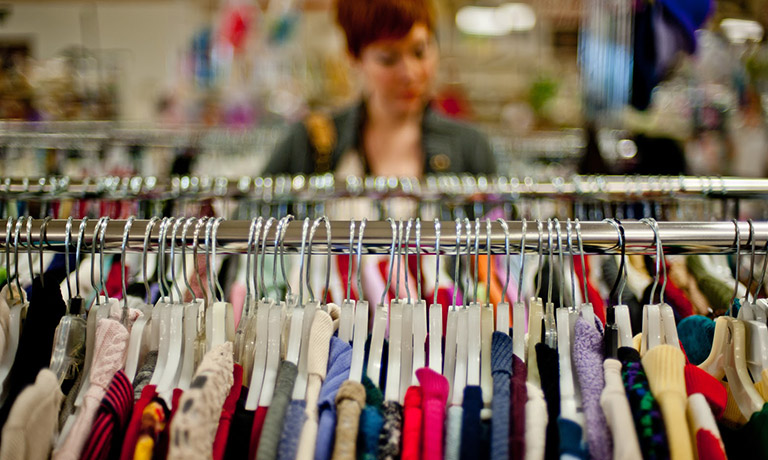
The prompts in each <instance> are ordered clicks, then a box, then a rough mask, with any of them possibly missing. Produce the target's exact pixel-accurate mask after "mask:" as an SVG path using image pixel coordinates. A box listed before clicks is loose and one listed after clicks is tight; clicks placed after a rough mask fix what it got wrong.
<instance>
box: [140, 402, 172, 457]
mask: <svg viewBox="0 0 768 460" xmlns="http://www.w3.org/2000/svg"><path fill="white" fill-rule="evenodd" d="M165 417H166V414H165V408H164V407H163V406H162V404H160V403H159V402H158V401H156V400H155V401H152V402H150V403H149V404H147V407H145V408H144V412H142V413H141V432H140V433H141V434H140V435H139V439H137V440H136V448H135V449H134V450H133V460H152V451H153V450H154V449H155V442H156V441H157V437H158V436H160V433H162V432H163V430H164V429H165Z"/></svg>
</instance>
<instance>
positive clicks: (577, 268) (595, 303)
mask: <svg viewBox="0 0 768 460" xmlns="http://www.w3.org/2000/svg"><path fill="white" fill-rule="evenodd" d="M589 264H590V260H589V257H585V258H584V267H585V268H586V269H587V274H589ZM573 270H574V272H575V273H576V279H577V280H578V282H577V283H576V284H578V287H579V291H583V290H584V283H583V282H582V281H581V280H583V279H584V278H583V277H584V275H583V272H582V271H581V257H580V256H574V257H573ZM587 293H588V294H589V302H590V303H591V304H592V308H593V309H594V310H595V316H597V317H598V318H599V319H600V322H601V323H602V324H603V325H605V301H604V300H603V297H602V296H601V295H600V291H598V290H597V288H596V287H595V286H594V284H592V280H590V279H589V276H587ZM581 295H582V297H584V293H583V292H582V293H581ZM584 298H585V299H586V297H584Z"/></svg>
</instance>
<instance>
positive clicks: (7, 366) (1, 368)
mask: <svg viewBox="0 0 768 460" xmlns="http://www.w3.org/2000/svg"><path fill="white" fill-rule="evenodd" d="M23 220H24V218H23V217H20V218H19V219H17V220H16V229H15V231H14V232H13V233H14V238H13V239H14V243H13V247H14V261H18V260H19V233H20V232H21V224H22V222H23ZM12 227H13V218H12V217H9V218H8V223H7V225H6V228H5V269H6V277H7V279H8V282H7V283H6V285H5V287H4V289H3V291H4V292H3V293H4V295H6V300H7V301H8V307H9V308H10V321H9V322H8V329H9V336H8V339H7V343H6V350H5V354H4V355H3V358H2V360H0V390H2V389H3V388H4V387H5V380H6V379H7V378H8V374H9V372H10V371H11V367H12V366H13V361H14V360H15V358H16V350H17V349H18V347H19V337H20V336H21V318H22V315H23V313H24V310H26V308H27V306H28V305H29V304H28V303H27V301H26V298H25V292H24V290H23V289H22V288H21V283H20V281H19V272H18V266H16V273H15V276H16V294H18V297H17V296H14V293H13V289H14V288H13V286H12V285H11V278H12V276H11V259H10V257H11V254H10V250H9V248H10V235H11V228H12Z"/></svg>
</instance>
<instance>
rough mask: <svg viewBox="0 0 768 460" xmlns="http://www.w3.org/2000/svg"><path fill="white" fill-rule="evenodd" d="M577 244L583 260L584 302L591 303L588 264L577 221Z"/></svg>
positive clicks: (576, 220)
mask: <svg viewBox="0 0 768 460" xmlns="http://www.w3.org/2000/svg"><path fill="white" fill-rule="evenodd" d="M575 229H576V243H577V244H578V246H579V258H580V259H581V281H582V283H583V286H584V301H585V302H586V303H589V290H588V289H587V264H586V263H585V262H584V245H583V244H582V240H581V222H579V219H575Z"/></svg>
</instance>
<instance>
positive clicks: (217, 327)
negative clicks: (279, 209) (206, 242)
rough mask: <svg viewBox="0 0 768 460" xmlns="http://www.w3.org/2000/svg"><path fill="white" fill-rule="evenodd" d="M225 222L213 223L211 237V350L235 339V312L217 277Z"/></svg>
mask: <svg viewBox="0 0 768 460" xmlns="http://www.w3.org/2000/svg"><path fill="white" fill-rule="evenodd" d="M223 220H224V218H222V217H219V218H217V219H216V220H215V221H214V222H213V230H212V235H211V265H210V268H211V271H210V272H209V278H208V279H209V285H210V286H209V287H210V289H211V296H212V297H213V299H214V302H213V304H212V305H211V307H210V309H209V311H210V320H211V340H210V345H211V348H213V347H216V346H219V345H221V344H223V343H224V342H232V341H234V339H235V312H234V309H233V307H232V304H231V303H229V302H227V301H225V300H224V290H223V289H222V288H221V284H220V283H219V278H218V276H215V271H216V242H217V241H218V238H217V236H218V232H219V225H220V224H221V222H222V221H223ZM214 285H215V289H214ZM216 292H218V294H219V295H218V297H217V296H216ZM206 324H207V322H206Z"/></svg>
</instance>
